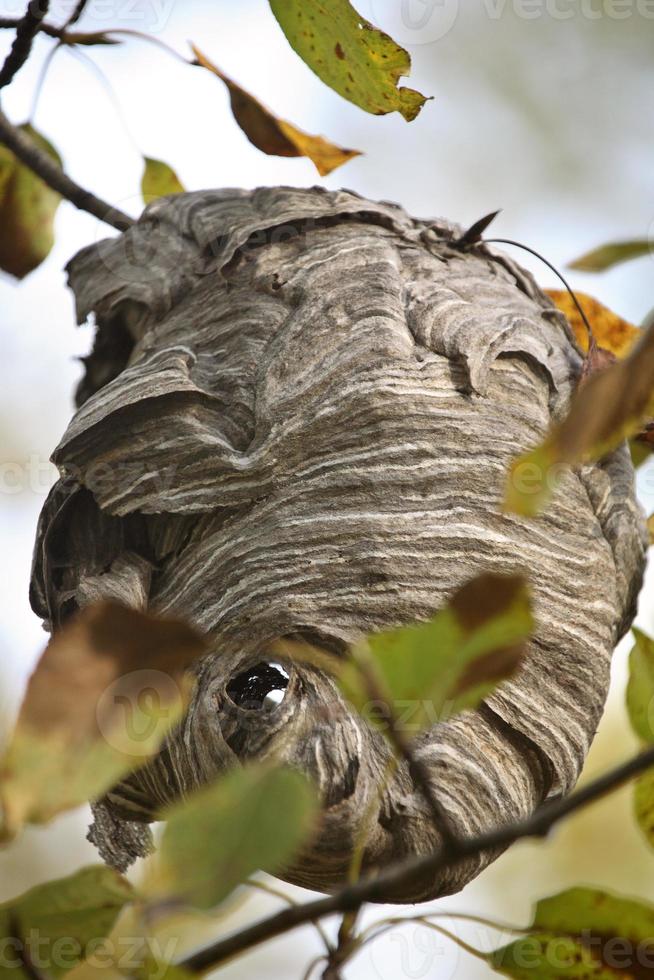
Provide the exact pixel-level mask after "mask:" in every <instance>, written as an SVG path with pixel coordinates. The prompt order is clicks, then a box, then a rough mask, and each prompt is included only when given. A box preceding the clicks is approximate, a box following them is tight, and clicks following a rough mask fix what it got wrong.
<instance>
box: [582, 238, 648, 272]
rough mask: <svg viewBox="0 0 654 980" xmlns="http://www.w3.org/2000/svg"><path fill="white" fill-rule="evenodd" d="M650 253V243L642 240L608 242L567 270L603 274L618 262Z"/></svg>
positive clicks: (584, 255) (583, 256)
mask: <svg viewBox="0 0 654 980" xmlns="http://www.w3.org/2000/svg"><path fill="white" fill-rule="evenodd" d="M651 251H652V245H651V242H649V241H647V239H644V238H642V239H636V240H634V241H630V242H609V243H608V244H607V245H601V246H600V247H599V248H594V249H592V251H590V252H585V253H584V254H583V255H580V256H579V258H578V259H575V260H574V261H573V262H570V263H568V268H570V269H578V270H579V271H580V272H604V271H605V269H610V268H611V266H613V265H617V264H618V263H619V262H628V261H629V260H630V259H639V258H641V257H642V256H643V255H648V254H650V253H651Z"/></svg>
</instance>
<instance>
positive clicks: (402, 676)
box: [340, 573, 533, 731]
mask: <svg viewBox="0 0 654 980" xmlns="http://www.w3.org/2000/svg"><path fill="white" fill-rule="evenodd" d="M532 629H533V618H532V613H531V603H530V599H529V593H528V590H527V585H526V583H525V581H524V579H523V578H521V577H520V576H513V575H495V574H491V573H486V574H482V575H479V576H478V577H477V578H475V579H473V580H472V581H470V582H468V583H466V584H465V585H464V586H463V587H462V588H460V589H459V590H458V591H457V592H456V593H455V594H454V596H453V597H452V598H451V600H450V601H449V603H448V605H447V606H446V607H445V608H444V609H443V610H441V612H439V613H437V615H436V616H435V617H434V618H433V619H432V620H430V621H429V622H427V623H421V624H418V625H414V626H408V627H403V628H401V629H397V630H392V631H389V632H386V633H377V634H371V635H370V636H369V637H368V640H367V642H366V643H365V644H364V645H362V646H361V647H359V648H355V649H354V651H353V657H354V660H353V662H352V664H351V665H350V666H348V667H347V668H346V670H345V671H344V672H343V674H342V676H341V678H340V682H341V686H342V688H343V690H344V693H345V694H346V696H347V697H348V699H349V700H350V701H351V702H352V703H353V704H355V705H356V706H357V707H358V708H359V710H361V711H362V712H363V713H365V714H366V715H368V714H369V712H370V710H372V711H373V713H375V714H377V713H378V712H379V711H381V714H382V720H383V716H384V710H385V706H384V705H378V704H374V703H371V691H370V687H369V686H367V685H366V682H365V674H371V675H372V676H373V677H374V678H375V681H376V683H375V686H376V687H377V688H378V689H379V691H380V693H383V695H384V699H386V697H389V698H391V699H392V700H393V706H394V707H395V709H396V711H395V713H396V714H399V713H400V712H403V713H404V714H405V720H404V721H403V725H405V726H407V727H408V728H409V729H410V730H414V731H419V730H422V729H424V728H426V727H428V726H430V725H433V724H435V723H436V722H437V721H442V720H444V719H445V718H447V717H450V716H451V715H453V714H456V713H457V712H459V711H463V710H464V709H465V708H471V707H475V706H476V705H478V704H479V702H480V701H481V700H482V699H483V698H484V697H486V696H487V695H488V694H489V693H490V692H491V691H492V690H493V689H494V688H495V687H496V686H497V684H498V683H500V681H502V680H504V679H505V678H507V677H509V676H510V675H511V674H512V673H514V671H515V670H516V669H517V667H518V666H519V664H520V662H521V660H522V657H523V655H524V653H525V645H526V641H527V640H528V638H529V636H530V634H531V632H532ZM357 660H359V662H360V663H361V666H362V668H363V674H362V671H361V670H360V669H359V668H358V667H357ZM407 712H408V713H407ZM371 720H374V719H371Z"/></svg>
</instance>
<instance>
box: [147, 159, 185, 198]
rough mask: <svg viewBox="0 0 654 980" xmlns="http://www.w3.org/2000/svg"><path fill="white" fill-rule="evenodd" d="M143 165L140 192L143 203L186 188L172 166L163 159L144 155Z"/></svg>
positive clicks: (180, 191)
mask: <svg viewBox="0 0 654 980" xmlns="http://www.w3.org/2000/svg"><path fill="white" fill-rule="evenodd" d="M143 161H144V163H145V167H144V169H143V176H142V177H141V194H142V196H143V201H144V203H145V204H149V203H150V201H155V200H156V199H157V198H158V197H166V196H167V195H168V194H183V193H184V191H185V190H186V188H185V187H184V185H183V184H182V182H181V181H180V179H179V177H178V176H177V174H176V173H175V171H174V170H173V168H172V167H169V166H168V164H167V163H164V162H163V160H155V159H154V157H144V158H143Z"/></svg>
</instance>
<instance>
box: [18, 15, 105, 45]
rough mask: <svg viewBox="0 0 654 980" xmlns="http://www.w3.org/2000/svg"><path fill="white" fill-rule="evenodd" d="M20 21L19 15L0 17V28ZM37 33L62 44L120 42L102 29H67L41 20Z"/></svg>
mask: <svg viewBox="0 0 654 980" xmlns="http://www.w3.org/2000/svg"><path fill="white" fill-rule="evenodd" d="M20 22H21V18H19V17H0V30H15V29H16V28H17V27H18V25H19V24H20ZM39 33H41V34H46V35H47V36H48V37H52V38H54V39H55V40H57V41H61V43H62V44H68V45H73V44H86V45H91V44H120V43H121V42H120V41H118V40H114V39H112V38H109V37H107V36H106V34H105V32H104V31H69V30H67V28H66V27H56V26H55V25H54V24H47V23H46V22H45V21H42V22H41V24H40V25H39Z"/></svg>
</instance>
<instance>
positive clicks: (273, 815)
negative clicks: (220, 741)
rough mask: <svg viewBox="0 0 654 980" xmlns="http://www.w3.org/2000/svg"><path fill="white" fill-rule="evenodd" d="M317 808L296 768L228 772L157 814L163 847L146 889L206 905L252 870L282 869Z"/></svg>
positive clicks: (259, 767)
mask: <svg viewBox="0 0 654 980" xmlns="http://www.w3.org/2000/svg"><path fill="white" fill-rule="evenodd" d="M316 812H317V809H316V799H315V793H314V791H313V790H312V788H311V787H310V785H309V784H308V783H307V781H306V780H305V779H304V777H303V776H301V775H300V774H299V773H297V772H293V771H291V770H289V769H284V768H272V767H271V766H270V765H265V764H256V765H255V764H253V765H249V766H245V767H244V768H239V769H236V770H233V771H232V772H229V773H228V774H227V775H225V776H223V777H221V778H220V779H219V780H218V781H217V782H215V783H213V784H212V785H210V786H207V787H205V788H203V789H201V790H199V791H198V792H197V793H195V795H193V796H192V797H191V798H190V799H189V800H188V801H187V802H185V803H181V804H178V805H176V806H174V807H172V808H171V809H170V810H168V811H166V812H165V813H164V814H163V819H165V820H166V821H167V823H166V829H165V831H164V835H163V840H162V843H161V852H160V856H159V860H158V862H157V865H156V867H155V869H154V871H153V873H152V875H151V876H150V879H149V881H148V882H147V884H146V890H147V891H148V893H149V894H150V896H151V897H154V898H163V899H167V898H170V897H171V896H174V897H175V898H178V899H180V900H181V901H182V902H185V903H188V904H190V905H194V906H197V907H199V908H203V909H207V908H211V907H213V906H215V905H217V904H218V903H219V902H221V901H222V900H223V899H224V898H226V897H227V896H228V895H229V894H230V892H231V891H233V889H234V888H236V886H237V885H238V884H240V883H241V882H242V881H244V880H245V879H246V878H247V877H248V876H249V875H250V874H252V873H253V872H254V871H258V870H260V869H263V870H266V871H270V872H272V873H274V872H275V871H276V870H279V869H280V868H281V867H283V866H284V865H285V864H286V863H287V862H288V861H289V860H290V859H291V858H292V857H293V856H294V854H295V852H296V851H297V850H298V848H299V847H300V845H301V844H302V843H303V841H304V840H305V839H306V838H307V835H308V834H309V833H310V831H311V829H312V827H313V824H314V818H315V816H316Z"/></svg>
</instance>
